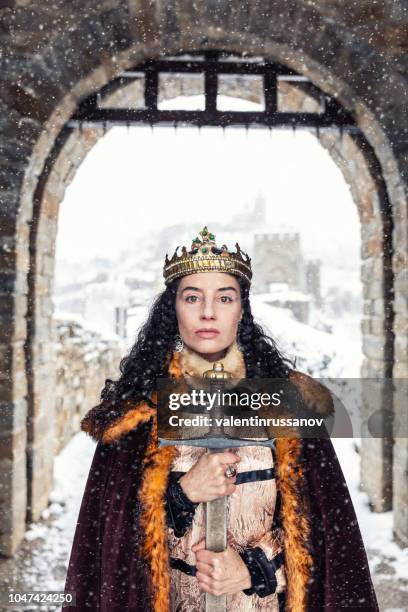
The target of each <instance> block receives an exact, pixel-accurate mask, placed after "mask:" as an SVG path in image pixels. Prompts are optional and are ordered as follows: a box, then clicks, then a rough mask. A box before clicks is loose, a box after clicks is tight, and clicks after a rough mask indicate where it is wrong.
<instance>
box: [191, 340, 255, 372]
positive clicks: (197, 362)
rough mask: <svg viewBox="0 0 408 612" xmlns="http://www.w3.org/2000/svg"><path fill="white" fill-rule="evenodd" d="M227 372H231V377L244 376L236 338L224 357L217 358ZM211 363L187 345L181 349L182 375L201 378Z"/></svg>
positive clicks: (210, 366)
mask: <svg viewBox="0 0 408 612" xmlns="http://www.w3.org/2000/svg"><path fill="white" fill-rule="evenodd" d="M218 361H221V363H222V364H223V365H224V369H225V370H226V371H227V372H231V374H232V377H233V378H239V379H241V378H245V361H244V356H243V354H242V352H241V351H240V349H239V348H238V344H237V342H236V340H234V342H233V343H232V344H231V346H229V347H228V349H227V352H226V354H225V357H223V358H222V359H219V360H218ZM212 367H213V363H212V362H211V361H208V360H207V359H205V358H204V357H202V356H201V355H199V354H198V353H196V352H195V351H193V350H192V349H190V348H189V347H188V346H185V347H184V349H183V350H182V351H181V358H180V368H181V371H182V374H183V376H186V375H187V376H191V377H195V378H202V376H203V373H204V372H205V371H206V370H211V369H212Z"/></svg>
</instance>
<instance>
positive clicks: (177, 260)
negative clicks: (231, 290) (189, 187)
mask: <svg viewBox="0 0 408 612" xmlns="http://www.w3.org/2000/svg"><path fill="white" fill-rule="evenodd" d="M199 235H200V236H201V238H198V237H197V238H194V240H193V241H192V243H191V248H190V251H187V248H186V247H185V246H183V247H182V249H181V255H178V254H177V251H178V249H179V248H180V247H179V246H178V247H177V248H176V250H175V251H174V255H173V257H172V258H171V259H169V258H168V256H167V255H166V259H165V262H164V267H163V276H164V279H165V281H164V282H165V284H166V285H168V284H169V283H170V282H171V281H173V280H174V279H175V278H179V277H180V276H186V275H187V274H194V273H195V272H226V273H228V274H235V276H240V277H241V278H242V279H244V281H246V282H247V283H248V285H250V284H251V278H252V270H251V258H250V257H249V256H248V255H247V254H246V253H244V251H242V250H241V248H240V246H239V244H238V242H236V243H235V247H236V252H232V251H229V250H228V247H227V246H226V245H225V244H223V245H222V247H218V246H217V245H216V243H215V235H214V234H212V233H211V232H209V231H208V228H207V226H205V227H204V228H203V229H202V230H201V232H200V234H199Z"/></svg>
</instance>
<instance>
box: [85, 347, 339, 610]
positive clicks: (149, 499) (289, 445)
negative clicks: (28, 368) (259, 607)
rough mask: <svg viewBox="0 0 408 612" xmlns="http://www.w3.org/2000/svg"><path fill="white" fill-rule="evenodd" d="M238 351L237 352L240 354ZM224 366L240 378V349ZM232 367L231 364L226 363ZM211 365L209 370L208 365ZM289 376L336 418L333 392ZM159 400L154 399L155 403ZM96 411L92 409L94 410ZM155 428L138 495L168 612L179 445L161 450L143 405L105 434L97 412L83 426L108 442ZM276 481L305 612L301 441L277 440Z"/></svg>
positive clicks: (187, 358)
mask: <svg viewBox="0 0 408 612" xmlns="http://www.w3.org/2000/svg"><path fill="white" fill-rule="evenodd" d="M237 351H238V352H237ZM222 361H223V362H224V365H225V368H226V369H227V367H228V368H229V369H230V370H229V371H233V372H235V373H236V374H239V377H240V378H242V377H243V376H241V374H242V367H245V366H244V359H243V355H242V353H241V352H240V351H239V349H238V347H236V346H231V349H230V350H229V351H228V353H227V355H226V358H225V359H224V360H222ZM208 363H209V362H207V361H206V360H202V358H200V357H199V356H198V355H196V356H194V355H192V354H190V353H189V352H188V353H187V352H185V353H184V355H182V354H181V353H173V355H172V359H171V362H170V366H169V375H170V376H174V377H177V378H180V377H183V376H184V375H185V374H186V373H187V372H188V373H192V372H193V373H196V374H197V373H199V374H200V375H202V372H203V371H204V370H205V369H209V367H208ZM227 364H228V365H227ZM210 367H211V366H210ZM289 378H290V379H291V380H292V381H293V382H294V384H296V386H297V388H298V390H299V391H300V393H301V395H302V398H303V400H304V402H305V404H306V405H307V406H308V407H309V408H310V409H311V410H313V411H315V412H317V413H318V414H320V415H325V416H328V415H330V414H333V399H332V396H331V393H330V391H329V390H328V389H327V388H326V387H324V386H323V385H322V384H321V383H319V382H318V381H316V380H314V379H313V378H311V377H310V376H308V375H307V374H303V373H301V372H297V371H295V370H292V371H291V372H290V375H289ZM156 399H157V396H156V397H153V401H156ZM93 410H94V409H93ZM147 421H150V422H151V424H152V427H151V432H150V437H149V445H148V448H147V451H146V455H145V457H144V460H143V463H144V471H143V478H142V484H141V488H140V491H139V497H140V502H141V506H140V507H141V511H140V521H141V524H142V525H143V528H144V533H145V538H144V541H143V554H144V556H145V558H146V560H147V562H148V563H149V567H150V570H151V571H150V574H151V581H150V582H149V584H150V587H151V589H152V596H153V610H154V612H166V611H167V610H168V609H169V598H170V567H169V551H168V545H167V528H166V504H165V496H166V489H167V482H168V475H169V472H170V470H171V465H172V463H173V460H174V457H175V455H176V447H175V446H163V447H160V446H158V443H157V419H156V418H155V409H154V408H150V407H149V406H148V405H147V404H146V403H145V402H141V403H139V404H137V405H133V406H132V405H130V406H129V409H128V410H127V411H126V412H125V414H123V415H122V416H121V417H119V419H118V420H117V421H116V422H115V423H113V424H112V425H110V426H108V427H107V428H105V429H104V430H102V431H101V428H100V427H96V423H95V412H92V411H90V412H89V413H88V414H87V415H86V416H85V418H84V419H83V420H82V422H81V428H82V429H83V430H84V431H86V432H87V433H88V434H90V435H92V436H93V437H94V438H95V439H97V440H101V441H102V442H104V443H106V444H109V443H114V442H116V441H117V440H119V439H120V438H121V437H122V436H123V435H125V434H126V433H128V432H129V431H131V430H133V429H135V428H136V427H137V426H138V425H139V424H140V423H142V422H147ZM276 466H277V482H278V487H279V490H280V492H281V500H282V510H281V516H282V529H283V531H284V543H285V544H284V555H285V570H286V578H287V603H286V606H285V610H286V612H307V610H308V609H309V606H308V596H307V592H308V585H309V584H310V581H311V576H312V572H313V554H312V549H311V546H310V541H311V540H310V534H311V523H310V511H309V508H308V501H307V500H308V495H307V491H306V490H305V479H304V470H305V466H304V464H303V461H302V441H301V439H300V438H298V437H297V438H296V437H295V438H278V439H276Z"/></svg>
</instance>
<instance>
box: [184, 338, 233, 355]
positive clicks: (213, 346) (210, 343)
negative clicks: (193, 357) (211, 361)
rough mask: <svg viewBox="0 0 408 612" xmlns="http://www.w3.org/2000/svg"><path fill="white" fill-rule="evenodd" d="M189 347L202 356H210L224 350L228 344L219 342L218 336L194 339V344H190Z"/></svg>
mask: <svg viewBox="0 0 408 612" xmlns="http://www.w3.org/2000/svg"><path fill="white" fill-rule="evenodd" d="M190 348H192V349H193V351H196V353H200V354H201V355H202V356H203V357H206V356H207V355H208V357H211V356H212V355H216V354H217V353H222V352H223V351H225V350H226V349H227V348H228V346H227V345H226V344H225V342H220V339H219V338H211V339H200V340H198V341H197V340H196V341H195V342H194V344H190Z"/></svg>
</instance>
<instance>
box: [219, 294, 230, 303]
mask: <svg viewBox="0 0 408 612" xmlns="http://www.w3.org/2000/svg"><path fill="white" fill-rule="evenodd" d="M221 301H222V302H232V299H231V298H230V297H229V295H222V296H221Z"/></svg>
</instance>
